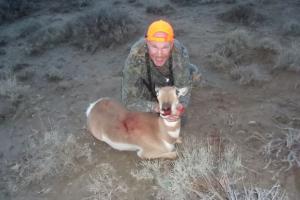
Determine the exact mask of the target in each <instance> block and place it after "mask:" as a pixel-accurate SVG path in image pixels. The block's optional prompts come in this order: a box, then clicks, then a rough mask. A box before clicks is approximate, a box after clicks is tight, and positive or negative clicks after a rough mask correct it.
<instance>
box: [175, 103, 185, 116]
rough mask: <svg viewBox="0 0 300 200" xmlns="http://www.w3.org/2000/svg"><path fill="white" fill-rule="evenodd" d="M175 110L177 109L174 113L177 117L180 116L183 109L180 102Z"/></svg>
mask: <svg viewBox="0 0 300 200" xmlns="http://www.w3.org/2000/svg"><path fill="white" fill-rule="evenodd" d="M176 110H177V112H176V115H177V116H178V117H181V116H182V115H183V113H184V110H185V109H184V107H183V105H182V104H181V103H179V104H178V105H177V107H176Z"/></svg>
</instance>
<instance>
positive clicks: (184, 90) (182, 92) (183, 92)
mask: <svg viewBox="0 0 300 200" xmlns="http://www.w3.org/2000/svg"><path fill="white" fill-rule="evenodd" d="M188 91H189V89H188V88H187V87H183V88H176V93H177V96H179V97H180V96H185V95H186V94H187V93H188Z"/></svg>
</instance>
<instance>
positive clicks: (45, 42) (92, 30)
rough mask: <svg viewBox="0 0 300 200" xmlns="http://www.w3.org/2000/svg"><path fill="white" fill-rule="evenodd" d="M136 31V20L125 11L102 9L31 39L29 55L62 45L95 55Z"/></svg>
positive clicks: (29, 41)
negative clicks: (71, 46)
mask: <svg viewBox="0 0 300 200" xmlns="http://www.w3.org/2000/svg"><path fill="white" fill-rule="evenodd" d="M135 31H136V27H135V25H134V22H133V20H131V18H130V17H129V16H128V14H127V13H126V12H124V11H119V10H116V9H112V8H102V9H101V10H99V11H97V12H93V13H91V14H88V15H85V16H81V17H79V18H76V19H74V20H73V21H70V22H67V23H65V24H62V25H59V26H57V25H56V26H51V27H48V28H46V29H43V30H40V31H38V32H37V33H36V34H34V35H33V36H32V37H31V38H30V39H29V40H28V44H29V47H28V49H27V52H28V54H30V55H36V54H40V53H43V52H44V51H46V50H47V49H51V48H53V47H55V46H58V45H60V44H63V43H69V44H71V45H74V46H76V47H79V48H81V49H83V50H85V51H89V52H95V51H96V50H97V49H98V48H108V47H111V46H112V45H117V44H121V43H123V42H124V41H126V40H128V39H129V38H130V37H131V36H132V35H133V34H134V33H135Z"/></svg>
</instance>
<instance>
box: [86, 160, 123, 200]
mask: <svg viewBox="0 0 300 200" xmlns="http://www.w3.org/2000/svg"><path fill="white" fill-rule="evenodd" d="M115 173H116V171H115V169H114V168H113V167H112V166H111V165H109V164H100V165H98V166H96V167H95V170H94V171H93V172H92V173H90V179H89V183H88V184H87V186H86V189H87V191H88V192H89V193H91V195H90V196H88V197H86V198H84V200H94V199H97V200H106V199H123V198H122V197H121V196H122V194H124V193H126V192H127V190H128V186H127V185H126V184H125V183H124V182H122V181H121V180H119V179H118V178H116V176H114V174H115Z"/></svg>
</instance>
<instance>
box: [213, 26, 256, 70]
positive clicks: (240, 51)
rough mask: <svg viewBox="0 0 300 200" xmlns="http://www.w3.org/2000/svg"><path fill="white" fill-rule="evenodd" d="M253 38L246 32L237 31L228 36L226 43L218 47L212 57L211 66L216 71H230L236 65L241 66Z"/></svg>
mask: <svg viewBox="0 0 300 200" xmlns="http://www.w3.org/2000/svg"><path fill="white" fill-rule="evenodd" d="M250 43H251V37H250V36H249V34H248V33H247V32H246V31H244V30H236V31H233V32H231V33H229V34H228V35H227V37H226V38H225V39H224V42H222V43H219V44H217V45H216V47H215V50H214V53H212V54H211V55H210V58H209V62H210V65H211V66H212V67H213V68H215V69H225V70H229V69H230V68H232V67H234V64H240V63H241V62H242V61H241V60H242V59H243V57H244V54H245V53H246V52H248V50H249V48H250V47H249V45H250Z"/></svg>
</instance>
